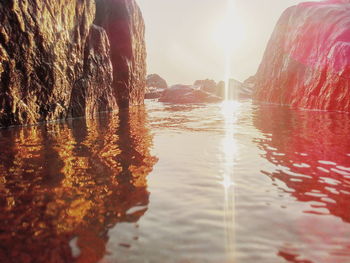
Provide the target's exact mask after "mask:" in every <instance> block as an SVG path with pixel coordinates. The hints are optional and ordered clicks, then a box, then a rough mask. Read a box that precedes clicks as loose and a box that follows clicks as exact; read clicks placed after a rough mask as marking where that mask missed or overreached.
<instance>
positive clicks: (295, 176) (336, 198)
mask: <svg viewBox="0 0 350 263" xmlns="http://www.w3.org/2000/svg"><path fill="white" fill-rule="evenodd" d="M254 125H255V127H256V128H258V129H259V130H260V131H261V132H262V133H263V137H260V138H256V139H255V142H256V143H257V144H258V146H259V148H260V149H261V150H262V151H263V154H262V156H263V157H264V158H265V159H267V160H268V161H269V162H270V163H272V164H273V165H274V167H275V169H274V170H272V171H271V170H268V169H263V170H262V171H261V172H262V173H264V174H266V175H267V176H269V177H270V178H271V179H272V181H273V182H276V184H275V185H276V186H278V187H280V189H281V191H283V192H285V193H288V194H290V195H291V196H293V197H294V198H295V199H296V200H298V201H299V202H303V203H304V202H307V204H309V205H308V206H307V209H305V210H304V211H303V213H304V214H305V216H306V215H310V216H312V217H310V218H311V219H312V220H303V221H299V222H297V224H298V226H297V227H298V228H301V229H304V230H306V232H305V233H300V236H302V239H303V243H305V244H308V253H307V254H312V253H316V252H317V251H316V252H312V251H314V250H313V249H312V248H315V247H317V245H315V244H316V243H317V244H318V245H326V244H327V245H328V246H330V245H332V247H334V249H333V250H332V251H328V252H327V253H326V254H325V255H326V256H323V257H322V256H319V257H318V258H317V257H315V255H314V257H313V260H316V261H308V260H306V259H305V260H304V261H303V260H301V259H300V257H299V255H298V254H299V252H298V251H290V249H288V248H283V249H281V251H280V252H279V256H281V257H282V258H284V259H285V260H287V261H289V262H347V261H336V260H335V259H336V258H337V257H339V256H343V257H348V256H350V254H349V247H348V244H347V243H346V242H347V241H348V239H347V236H346V235H347V234H345V233H344V232H342V231H343V230H341V229H342V226H341V225H340V224H336V225H335V224H334V220H333V221H332V222H333V223H331V224H329V223H328V224H327V223H325V222H327V221H326V220H329V219H326V218H325V219H323V221H320V220H317V218H320V216H328V217H327V218H332V217H333V218H337V219H340V220H342V221H343V222H344V223H349V222H350V213H349V210H350V154H349V153H350V140H349V130H350V115H348V114H342V113H335V112H333V113H327V112H314V111H293V110H290V109H288V108H283V107H274V106H261V107H259V108H258V109H257V111H256V112H255V115H254ZM281 183H282V184H281ZM305 218H306V217H305ZM328 222H331V221H328ZM337 226H338V227H337ZM332 233H333V234H332ZM344 240H345V241H344ZM306 251H307V250H306ZM304 252H305V251H304ZM318 253H319V255H321V254H322V253H320V251H318ZM310 258H312V257H310Z"/></svg>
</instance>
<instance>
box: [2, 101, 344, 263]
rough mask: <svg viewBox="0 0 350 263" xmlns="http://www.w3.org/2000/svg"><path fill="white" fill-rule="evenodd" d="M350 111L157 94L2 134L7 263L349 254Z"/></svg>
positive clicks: (270, 261)
mask: <svg viewBox="0 0 350 263" xmlns="http://www.w3.org/2000/svg"><path fill="white" fill-rule="evenodd" d="M349 130H350V115H348V114H344V113H327V112H314V111H296V110H292V109H289V108H286V107H280V106H271V105H254V104H252V103H251V102H250V101H245V102H239V103H238V102H236V103H228V104H226V105H166V104H160V103H157V102H152V101H150V102H147V105H146V109H145V108H134V109H131V110H130V111H127V112H120V113H119V114H114V115H113V114H107V113H106V114H102V115H101V116H99V118H98V119H96V120H85V119H76V120H70V121H68V122H64V123H51V124H45V125H40V126H34V127H22V128H12V129H7V130H0V149H1V151H0V182H1V184H0V193H1V195H0V220H1V223H2V224H1V225H0V262H16V263H18V262H82V263H86V262H101V263H107V262H118V263H119V262H174V263H185V262H186V263H189V262H191V263H192V262H200V263H202V262H213V263H223V262H242V263H247V262H248V263H250V262H252V263H253V262H254V263H255V262H266V263H274V262H300V263H301V262H303V263H304V262H306V263H309V262H315V263H316V262H321V263H322V262H329V263H348V262H350V245H349V244H350V225H349V222H350V140H349V139H348V132H349Z"/></svg>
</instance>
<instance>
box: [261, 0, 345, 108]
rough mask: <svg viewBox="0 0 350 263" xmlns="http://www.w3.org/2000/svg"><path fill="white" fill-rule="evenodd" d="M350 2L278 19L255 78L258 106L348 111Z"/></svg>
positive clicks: (296, 10) (297, 10)
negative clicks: (267, 104) (273, 105)
mask: <svg viewBox="0 0 350 263" xmlns="http://www.w3.org/2000/svg"><path fill="white" fill-rule="evenodd" d="M349 12H350V1H349V0H342V1H340V0H332V1H322V2H306V3H302V4H299V5H296V6H293V7H291V8H289V9H287V10H286V11H285V12H284V13H283V15H282V17H281V18H280V20H279V22H278V24H277V26H276V28H275V31H274V33H273V35H272V37H271V39H270V42H269V44H268V46H267V49H266V52H265V55H264V58H263V61H262V63H261V65H260V68H259V70H258V72H257V74H256V83H255V88H256V92H255V98H256V99H257V100H262V101H267V102H273V103H280V104H287V105H291V106H294V107H298V108H309V109H322V110H339V111H350V30H349V28H350V16H349Z"/></svg>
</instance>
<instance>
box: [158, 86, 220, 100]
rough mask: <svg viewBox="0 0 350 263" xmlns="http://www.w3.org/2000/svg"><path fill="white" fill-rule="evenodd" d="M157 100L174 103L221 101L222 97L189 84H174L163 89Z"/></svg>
mask: <svg viewBox="0 0 350 263" xmlns="http://www.w3.org/2000/svg"><path fill="white" fill-rule="evenodd" d="M159 101H160V102H168V103H176V104H185V103H216V102H220V101H222V98H220V97H218V96H215V95H213V94H211V93H209V92H205V91H203V90H199V89H196V88H194V87H192V86H190V85H174V86H172V87H170V88H168V89H166V90H164V92H163V94H162V96H161V98H160V99H159Z"/></svg>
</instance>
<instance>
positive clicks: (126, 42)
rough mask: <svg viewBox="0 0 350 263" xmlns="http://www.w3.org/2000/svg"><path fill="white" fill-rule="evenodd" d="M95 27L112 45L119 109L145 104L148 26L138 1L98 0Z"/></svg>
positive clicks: (115, 89) (115, 87)
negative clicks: (99, 27)
mask: <svg viewBox="0 0 350 263" xmlns="http://www.w3.org/2000/svg"><path fill="white" fill-rule="evenodd" d="M95 24H97V25H99V26H101V27H103V28H104V29H105V30H106V32H107V35H108V37H109V40H110V43H111V59H112V64H113V89H114V92H115V93H116V97H117V98H118V105H119V107H122V108H125V107H128V106H129V105H138V104H143V101H144V91H145V86H146V47H145V41H144V33H145V26H144V22H143V18H142V14H141V11H140V9H139V7H138V5H137V4H136V2H135V1H134V0H96V19H95Z"/></svg>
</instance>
